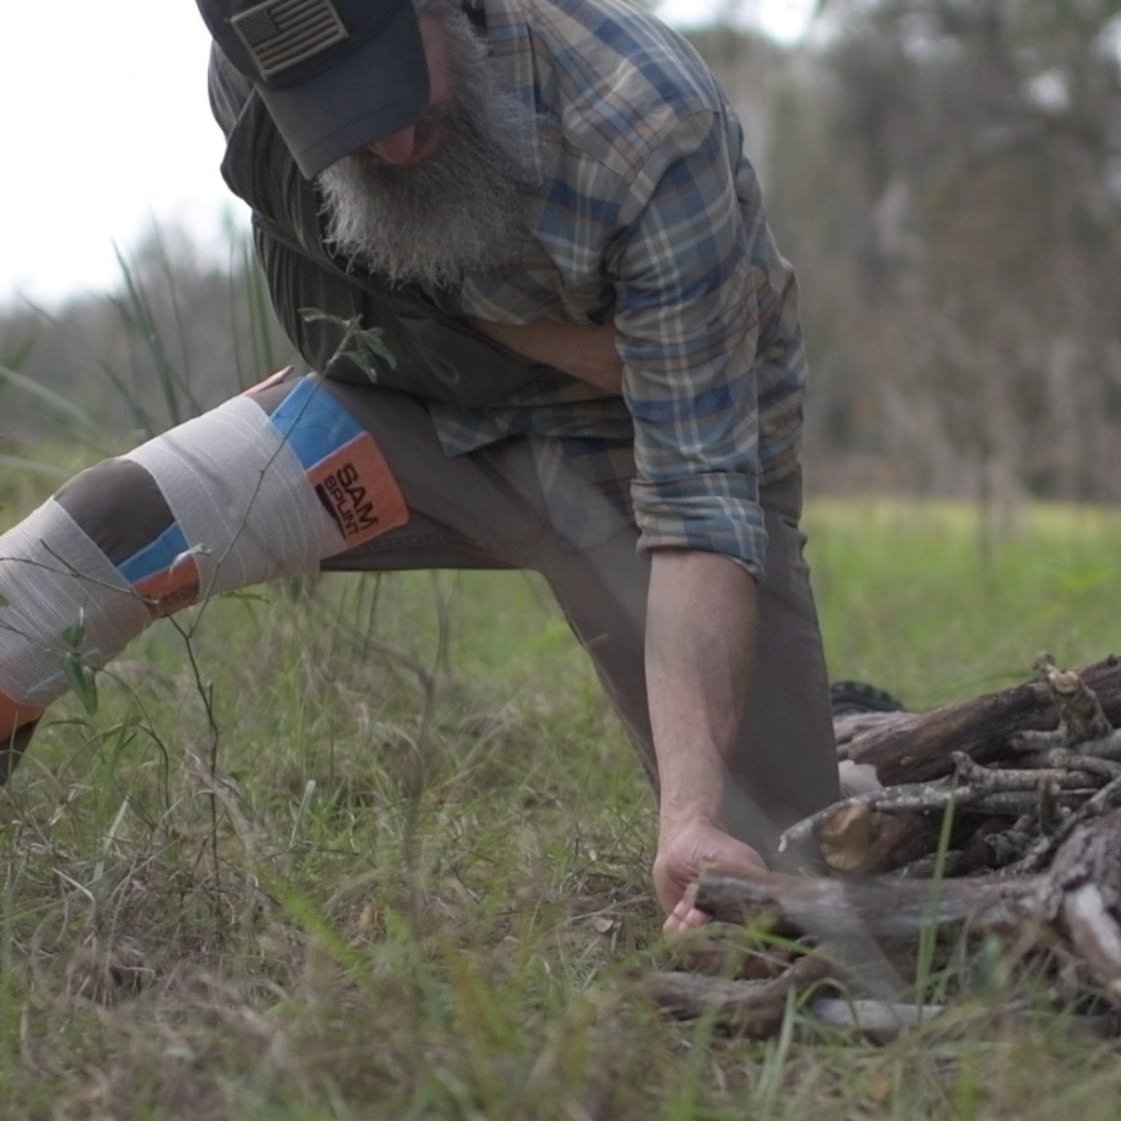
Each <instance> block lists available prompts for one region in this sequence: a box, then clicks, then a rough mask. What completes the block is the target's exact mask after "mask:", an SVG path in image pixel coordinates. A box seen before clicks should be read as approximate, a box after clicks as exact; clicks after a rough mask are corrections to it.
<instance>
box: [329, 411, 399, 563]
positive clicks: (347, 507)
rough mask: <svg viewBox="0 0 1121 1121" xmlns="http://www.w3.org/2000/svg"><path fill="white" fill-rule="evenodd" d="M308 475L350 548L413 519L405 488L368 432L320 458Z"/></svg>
mask: <svg viewBox="0 0 1121 1121" xmlns="http://www.w3.org/2000/svg"><path fill="white" fill-rule="evenodd" d="M307 476H308V481H309V482H310V483H311V484H312V486H314V487H315V493H316V494H317V495H318V496H319V501H320V502H322V503H323V505H324V507H325V508H326V510H327V513H328V514H330V515H331V520H332V521H334V523H335V525H336V526H338V529H339V532H340V533H341V534H342V536H343V538H344V539H345V541H346V545H347V548H348V549H349V548H353V547H354V546H356V545H363V544H365V543H366V542H367V541H372V540H373V539H374V538H375V537H378V536H380V535H381V534H383V533H387V532H388V531H389V530H391V529H396V528H397V527H398V526H403V525H404V524H405V523H406V522H407V521H408V520H409V510H408V507H407V506H406V505H405V498H404V496H403V495H402V494H401V488H400V487H399V486H398V485H397V480H396V479H394V477H393V474H392V472H391V471H390V470H389V464H388V463H386V461H385V457H384V456H383V455H382V454H381V449H380V448H379V447H378V445H377V441H376V440H375V439H374V438H373V436H371V435H370V434H369V433H368V432H363V433H362V434H361V435H359V436H355V437H354V438H353V439H352V440H349V441H347V443H345V444H343V445H342V447H340V448H339V449H338V450H337V451H334V452H332V453H331V454H330V455H329V456H327V457H326V458H325V459H322V460H320V461H319V462H318V463H317V464H316V465H315V466H314V467H312V468H310V469H309V470H308V473H307Z"/></svg>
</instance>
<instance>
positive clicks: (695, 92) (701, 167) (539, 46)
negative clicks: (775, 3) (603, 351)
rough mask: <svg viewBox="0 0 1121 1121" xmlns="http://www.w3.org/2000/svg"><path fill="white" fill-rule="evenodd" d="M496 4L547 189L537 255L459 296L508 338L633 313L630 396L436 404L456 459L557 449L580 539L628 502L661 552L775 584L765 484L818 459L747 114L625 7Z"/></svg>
mask: <svg viewBox="0 0 1121 1121" xmlns="http://www.w3.org/2000/svg"><path fill="white" fill-rule="evenodd" d="M477 6H479V7H481V8H482V9H483V10H484V12H485V17H486V35H487V38H488V39H489V42H490V47H491V55H492V60H493V63H494V65H495V66H496V67H497V69H498V73H499V75H500V78H501V80H502V82H503V84H504V85H505V86H506V87H507V88H508V89H510V90H511V91H513V92H514V93H516V94H518V95H519V96H520V97H522V98H523V99H524V100H525V101H526V102H527V103H528V104H531V105H533V106H534V108H535V110H536V112H537V115H538V116H537V133H536V138H535V146H536V158H537V160H538V161H539V170H540V171H541V172H542V174H543V176H544V182H545V184H546V186H545V188H544V191H543V195H542V198H541V199H540V201H539V203H538V205H537V209H536V211H535V212H534V226H533V235H534V236H533V238H532V239H531V241H530V242H529V244H528V246H527V252H526V256H525V259H524V260H523V261H519V262H518V263H517V264H516V265H513V266H510V267H507V268H504V269H501V270H498V271H496V272H492V273H487V274H485V275H478V276H470V277H468V278H467V280H466V282H465V284H464V285H463V287H462V289H461V290H460V291H459V292H457V293H455V294H454V296H453V297H450V299H451V301H452V302H453V303H454V304H455V310H458V311H459V312H462V313H463V314H466V315H471V316H477V317H479V318H482V319H489V320H494V321H497V322H502V323H512V324H525V323H530V322H533V321H534V320H539V319H548V320H557V321H561V322H569V323H581V324H594V323H602V322H604V321H606V320H607V318H608V317H613V318H614V324H615V328H616V330H617V332H618V336H619V344H618V345H619V353H620V356H621V358H622V361H623V364H624V375H623V395H622V398H620V397H618V396H611V395H607V394H604V393H601V392H599V391H597V390H595V389H593V388H591V387H589V386H586V385H583V384H582V383H576V382H573V381H572V379H570V378H563V377H559V376H558V378H557V379H556V380H555V382H554V383H552V384H550V385H545V386H544V387H543V386H542V384H541V383H540V382H537V383H535V384H534V385H533V386H531V387H529V388H528V389H527V390H524V391H522V393H521V394H519V395H518V396H516V397H515V398H514V399H512V400H510V401H509V402H508V404H505V405H504V406H502V407H500V408H496V409H491V410H488V411H486V412H485V413H484V412H472V411H467V410H464V409H461V408H457V407H454V406H450V405H434V406H432V414H433V418H434V420H435V423H436V426H437V430H438V432H439V433H440V436H441V440H442V444H443V446H444V448H445V450H446V451H447V452H448V453H449V454H456V453H461V452H465V451H468V450H471V449H473V448H477V447H481V446H484V445H485V444H487V443H489V442H492V441H494V440H497V439H501V438H503V437H504V436H506V435H508V434H510V433H515V432H517V433H527V434H535V435H537V436H545V437H553V439H550V440H545V441H540V440H539V441H535V444H536V446H537V448H538V465H539V471H540V474H541V481H542V484H543V485H544V487H545V489H546V493H547V495H548V496H549V499H550V507H551V509H552V511H553V517H554V521H555V522H556V523H557V527H558V529H560V530H561V532H562V533H564V534H565V535H566V536H567V537H568V538H569V539H570V540H572V541H573V543H574V544H576V545H579V544H580V543H582V542H584V541H587V540H589V539H591V538H594V537H595V536H596V535H597V534H598V532H599V530H600V529H601V527H602V526H604V525H605V524H607V522H608V521H609V520H610V519H609V518H608V517H606V516H600V515H599V514H597V503H596V501H595V499H596V498H606V499H607V501H608V502H609V503H611V504H612V505H614V506H615V507H616V508H619V507H621V508H624V509H626V510H627V512H628V514H633V517H634V518H635V520H636V522H637V524H638V527H639V529H640V531H641V536H640V546H641V547H643V548H647V549H651V548H659V547H681V548H687V549H696V550H703V551H709V552H717V553H722V554H725V555H728V556H731V557H733V558H735V559H737V560H739V561H740V562H742V563H743V564H745V565H746V566H747V567H748V568H749V569H751V570H752V571H753V572H755V573H756V574H757V575H761V574H762V572H763V568H764V563H765V546H766V535H765V531H764V529H763V518H762V511H761V509H760V507H759V487H760V484H761V483H765V482H768V481H777V480H778V479H779V478H781V477H783V476H784V475H786V474H787V473H789V471H791V470H792V469H793V468H794V466H795V465H796V463H797V457H798V450H799V438H800V431H801V405H802V397H803V392H804V388H805V381H806V363H805V356H804V349H803V345H802V338H801V331H800V327H799V323H798V315H797V294H796V287H795V282H794V278H793V274H792V271H791V269H790V267H789V265H788V264H787V263H786V261H784V260H783V258H782V257H781V256H780V255H779V253H778V252H777V250H776V248H775V245H774V243H773V241H772V238H771V235H770V231H769V229H768V227H767V225H766V222H765V219H764V216H763V211H762V203H761V199H760V191H759V186H758V182H757V179H756V176H755V173H754V171H753V169H752V167H751V165H750V163H749V162H748V161H747V159H746V158H745V156H744V154H743V151H742V130H741V128H740V125H739V123H738V121H737V120H736V117H735V114H734V113H733V111H732V109H731V108H730V106H729V105H728V104H727V101H726V99H725V98H724V96H723V94H722V93H721V91H720V89H719V88H718V86H717V85H716V83H715V81H714V80H713V78H712V76H711V74H710V72H709V70H708V68H707V67H706V65H705V64H704V63H703V62H702V61H701V60H700V58H699V57H698V56H697V54H696V52H695V50H694V49H693V48H692V46H691V45H690V44H688V43H687V42H686V41H684V40H683V39H682V38H681V37H680V36H678V35H677V34H676V33H675V32H673V31H672V30H671V29H669V28H667V27H666V26H665V25H663V24H662V23H661V22H660V21H658V20H657V19H656V18H655V17H653V16H651V15H650V14H649V13H647V12H645V11H643V10H641V9H639V8H637V7H634V6H632V5H631V4H629V3H627V2H625V0H481V3H479V4H478V5H477ZM445 299H448V298H445ZM602 508H603V504H602V502H600V503H599V506H598V509H600V510H602ZM616 517H617V515H616Z"/></svg>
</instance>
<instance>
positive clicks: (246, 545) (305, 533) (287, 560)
mask: <svg viewBox="0 0 1121 1121" xmlns="http://www.w3.org/2000/svg"><path fill="white" fill-rule="evenodd" d="M126 458H127V459H131V460H133V461H134V462H136V463H138V464H140V465H141V466H142V467H144V468H145V469H146V470H147V471H148V472H149V473H150V474H151V475H152V477H153V478H154V479H155V481H156V484H157V485H158V486H159V488H160V490H161V491H162V492H163V496H164V499H165V501H166V502H167V504H168V506H169V507H170V509H171V512H172V515H173V516H174V517H175V520H176V521H177V522H178V523H179V526H180V528H181V529H182V530H183V533H184V535H185V536H186V538H187V541H188V542H189V543H190V545H191V547H192V548H193V549H196V550H198V554H197V555H196V558H195V559H196V563H197V565H198V569H199V583H200V588H201V594H202V596H203V597H204V598H205V597H206V596H210V595H215V594H217V593H219V592H225V591H229V590H231V589H233V588H241V587H245V586H247V585H250V584H258V583H261V582H263V581H265V580H272V579H275V578H276V577H279V576H296V575H301V574H304V573H310V572H314V571H315V570H316V569H317V568H318V566H319V561H320V559H321V558H322V557H324V556H326V555H328V554H329V553H332V552H335V551H337V550H338V549H339V547H340V541H341V538H340V535H339V533H338V531H337V530H336V529H335V527H334V523H333V522H332V521H331V519H330V518H329V517H328V515H327V512H326V511H325V510H324V509H323V507H322V506H321V505H320V502H319V500H318V498H317V497H316V495H315V491H314V489H313V488H312V487H311V486H310V485H309V483H308V481H307V477H306V475H305V472H304V468H303V466H302V465H301V464H300V462H299V460H298V459H297V458H296V456H295V455H294V453H293V452H292V451H291V449H290V448H289V447H288V446H287V445H286V444H285V442H284V441H283V440H282V439H281V437H280V434H279V432H277V430H276V428H275V427H274V426H273V424H272V423H271V422H270V420H269V418H268V417H267V416H266V415H265V413H264V412H263V411H262V410H261V408H260V406H258V405H256V404H254V402H253V401H252V400H251V399H250V398H248V397H235V398H234V399H233V400H231V401H227V402H226V403H225V404H223V405H220V406H219V407H218V408H216V409H213V410H212V411H210V412H208V413H206V414H205V415H203V416H201V417H198V418H197V419H195V420H190V421H188V422H187V423H186V424H182V425H180V426H179V427H178V428H174V429H172V430H171V431H170V432H166V433H164V434H163V435H162V436H157V437H156V438H155V439H154V440H150V441H149V442H148V443H146V444H143V445H141V446H140V447H139V448H137V449H136V450H135V451H132V452H130V453H129V454H128V455H127V456H126Z"/></svg>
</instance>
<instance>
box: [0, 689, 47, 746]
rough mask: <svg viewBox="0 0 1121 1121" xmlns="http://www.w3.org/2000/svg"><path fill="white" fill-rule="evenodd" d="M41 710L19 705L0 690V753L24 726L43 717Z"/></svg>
mask: <svg viewBox="0 0 1121 1121" xmlns="http://www.w3.org/2000/svg"><path fill="white" fill-rule="evenodd" d="M43 711H44V710H43V709H41V708H34V707H33V706H32V705H25V704H21V703H20V702H19V701H14V700H12V698H11V697H9V696H8V694H7V693H5V692H4V691H3V690H2V689H0V751H3V750H5V748H7V746H8V745H9V744H10V743H11V740H12V736H13V735H15V733H16V732H17V731H19V729H20V728H22V727H23V726H24V724H30V723H31V722H32V721H33V720H38V719H39V717H40V716H42V715H43Z"/></svg>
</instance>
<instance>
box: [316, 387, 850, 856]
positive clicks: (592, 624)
mask: <svg viewBox="0 0 1121 1121" xmlns="http://www.w3.org/2000/svg"><path fill="white" fill-rule="evenodd" d="M329 385H330V388H331V390H332V392H333V393H335V394H336V395H337V396H338V397H340V398H341V399H342V400H343V401H344V403H345V404H346V405H347V406H348V408H349V409H350V411H351V412H352V413H353V414H354V415H355V416H356V417H357V418H358V419H359V421H360V422H361V423H362V425H363V427H365V428H366V429H367V430H368V431H370V432H371V433H373V435H374V437H375V438H376V439H377V441H378V443H379V444H380V446H381V449H382V452H383V453H384V455H385V456H386V459H387V460H388V462H389V465H390V467H391V469H392V471H393V474H394V476H395V477H396V479H397V482H398V484H399V485H400V487H401V490H402V492H403V493H404V496H405V500H406V502H407V504H408V506H409V511H410V521H409V523H408V524H407V525H405V526H403V527H401V528H400V529H395V530H392V531H390V532H389V533H386V534H385V535H383V536H381V537H379V538H377V539H376V540H374V541H373V542H371V543H370V544H368V545H366V546H364V547H362V548H360V549H358V550H355V551H352V552H350V553H344V554H342V555H341V556H338V557H335V558H332V559H331V560H329V561H327V562H326V563H325V565H324V567H325V568H329V569H334V570H363V571H370V570H377V571H382V570H391V569H411V568H526V569H531V570H534V571H537V572H540V573H541V574H542V575H543V576H544V578H545V579H546V581H547V582H548V584H549V586H550V588H551V589H552V591H553V593H554V594H555V596H556V598H557V601H558V603H559V604H560V607H561V609H562V610H563V611H564V613H565V615H566V617H567V619H568V621H569V623H570V625H571V627H572V629H573V631H574V632H575V633H576V635H577V637H578V638H579V640H580V642H581V643H582V645H583V646H584V649H585V650H587V652H588V654H589V656H590V657H591V659H592V661H593V663H594V665H595V668H596V670H597V672H598V674H599V677H600V679H601V681H602V682H603V685H604V687H605V689H606V690H607V693H608V695H609V696H610V697H611V699H612V701H613V702H614V705H615V707H616V709H617V711H618V712H619V714H620V716H621V717H622V718H623V720H624V722H625V724H626V726H627V728H628V730H629V731H630V734H631V738H632V739H633V740H634V742H635V744H636V746H637V748H638V750H639V753H640V756H641V758H642V760H643V763H644V765H645V766H646V768H647V771H648V773H649V775H650V777H651V780H652V781H654V783H655V785H656V769H655V766H654V751H653V744H652V740H651V734H650V719H649V715H648V709H647V701H646V683H645V675H644V668H643V667H644V652H643V636H644V623H645V608H646V590H647V584H648V581H649V572H650V562H649V558H648V557H646V556H644V555H642V554H640V553H638V552H637V550H636V547H635V546H636V542H637V539H638V531H637V529H636V528H635V526H634V524H633V523H632V522H630V521H629V520H626V519H624V518H623V517H622V516H620V519H619V527H618V531H617V532H616V533H615V534H614V535H613V536H610V537H609V539H607V540H605V541H603V542H602V543H600V544H598V545H595V546H592V547H590V548H587V549H582V550H579V551H576V550H573V549H571V548H570V547H568V546H567V545H566V544H565V543H563V542H562V541H561V540H560V539H559V538H558V536H557V534H556V533H555V532H554V531H553V530H552V528H551V526H550V524H549V516H548V510H547V509H546V504H545V501H544V499H543V498H542V496H541V490H540V487H539V486H538V484H537V482H536V472H535V468H534V460H533V454H532V448H531V444H530V440H529V439H527V438H522V437H516V438H512V439H509V440H506V441H503V442H502V443H500V444H497V445H493V446H491V447H488V448H485V449H482V450H481V451H477V452H473V453H471V454H469V455H464V456H456V457H454V458H448V457H446V456H445V455H444V454H443V452H442V451H441V449H440V445H439V442H438V440H437V437H436V433H435V431H434V429H433V426H432V423H431V421H430V419H429V417H428V414H427V412H426V410H425V409H424V408H423V406H421V405H420V404H419V403H418V402H417V401H416V400H415V399H413V398H411V397H409V396H407V395H405V394H401V393H397V392H395V391H393V390H385V389H376V388H368V387H364V386H355V385H350V384H340V383H337V382H332V383H329ZM801 504H802V493H801V478H800V475H799V474H798V473H795V474H792V475H789V476H787V477H786V478H785V479H783V480H781V481H780V482H778V483H777V484H775V485H773V486H770V487H767V488H765V489H764V491H763V505H764V510H765V515H766V526H767V533H768V538H769V540H768V566H767V577H766V579H765V580H764V581H763V583H762V585H761V587H760V589H759V591H760V595H759V601H758V602H759V618H758V642H757V650H756V653H755V673H754V678H753V681H752V685H751V697H750V702H749V704H748V715H747V725H746V727H745V728H744V731H743V735H742V737H741V741H740V745H739V748H738V750H737V751H736V754H735V758H734V760H733V761H732V773H731V782H730V784H729V796H728V803H727V808H726V825H727V826H728V828H730V830H732V831H733V832H734V833H735V834H736V835H737V836H739V837H741V838H742V839H744V840H747V841H748V842H749V843H751V844H754V845H755V846H756V847H759V848H761V849H762V850H763V851H765V852H773V849H774V845H775V841H776V839H777V835H778V833H779V832H781V830H782V829H784V828H786V827H787V826H788V825H790V824H792V823H793V822H794V821H797V820H798V819H799V818H801V817H804V816H806V815H807V814H810V813H813V812H814V811H815V810H818V809H820V808H822V807H823V806H825V805H827V804H829V803H830V802H833V801H835V800H836V799H837V798H838V797H839V790H838V783H837V765H836V753H835V749H834V743H833V725H832V715H831V712H830V705H829V695H828V694H829V690H828V680H827V676H826V669H825V660H824V655H823V653H822V645H821V635H820V631H819V628H818V621H817V611H816V608H815V606H814V600H813V594H812V591H811V588H810V581H809V571H808V569H807V567H806V563H805V560H804V558H803V545H804V543H805V538H804V537H803V535H802V533H801V531H800V529H799V527H798V523H799V518H800V514H801Z"/></svg>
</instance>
